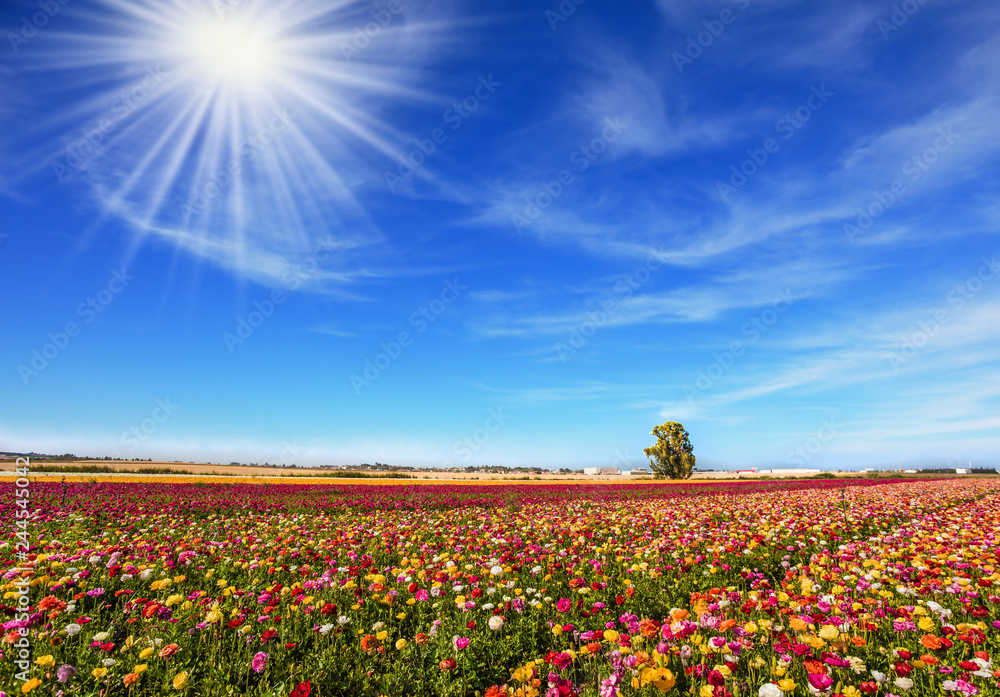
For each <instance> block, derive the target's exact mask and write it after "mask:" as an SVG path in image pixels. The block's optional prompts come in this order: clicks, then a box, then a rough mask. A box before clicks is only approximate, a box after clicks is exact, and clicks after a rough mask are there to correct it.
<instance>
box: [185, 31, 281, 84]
mask: <svg viewBox="0 0 1000 697" xmlns="http://www.w3.org/2000/svg"><path fill="white" fill-rule="evenodd" d="M190 49H191V50H190V54H189V57H190V59H191V60H192V62H193V63H194V64H195V65H194V66H193V67H194V68H195V69H196V70H197V71H198V72H199V73H201V74H202V75H204V77H205V78H207V79H210V80H212V81H213V82H217V83H228V84H236V85H240V86H242V87H254V86H261V85H262V84H263V83H265V82H267V81H268V80H269V79H270V78H271V77H272V76H273V75H274V74H275V72H276V68H277V62H278V52H277V49H276V46H275V43H274V41H273V40H272V39H271V37H269V36H268V35H267V32H266V31H264V30H263V29H262V28H261V27H259V26H256V25H253V24H250V23H246V22H240V21H237V20H236V19H235V18H230V19H224V20H216V19H206V20H205V21H204V22H203V23H201V24H199V25H197V26H195V27H194V29H193V31H192V34H191V44H190Z"/></svg>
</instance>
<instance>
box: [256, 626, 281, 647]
mask: <svg viewBox="0 0 1000 697" xmlns="http://www.w3.org/2000/svg"><path fill="white" fill-rule="evenodd" d="M276 636H278V633H277V632H276V631H274V630H273V629H268V630H267V631H266V632H264V633H263V634H262V635H261V637H260V643H262V644H266V643H267V642H269V641H271V639H273V638H274V637H276Z"/></svg>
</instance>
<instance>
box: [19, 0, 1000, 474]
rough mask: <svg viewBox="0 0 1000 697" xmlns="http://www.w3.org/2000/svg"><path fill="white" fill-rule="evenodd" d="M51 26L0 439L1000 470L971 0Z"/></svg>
mask: <svg viewBox="0 0 1000 697" xmlns="http://www.w3.org/2000/svg"><path fill="white" fill-rule="evenodd" d="M42 4H43V5H44V3H42ZM39 7H40V6H39V5H38V4H37V3H23V4H21V5H18V4H17V3H8V4H6V5H5V7H4V9H3V11H2V15H0V18H2V26H3V30H4V33H5V35H6V39H5V41H4V45H3V46H2V47H0V50H2V51H3V61H2V64H0V83H2V89H3V94H4V95H5V96H4V99H3V102H2V104H0V118H2V119H3V121H4V122H5V126H6V127H5V128H4V129H3V130H2V132H0V162H2V165H0V225H2V228H0V233H2V234H3V237H2V238H0V268H2V274H0V287H2V292H3V297H4V299H5V302H4V303H3V311H2V314H0V328H2V331H3V336H4V340H3V342H2V344H0V367H2V368H3V369H2V371H0V397H2V399H0V444H2V447H0V449H3V450H35V451H40V452H65V451H71V452H75V453H77V454H89V455H105V454H117V455H121V456H132V457H142V458H146V457H152V458H154V459H160V458H173V459H180V460H185V461H188V460H192V461H193V460H207V461H212V462H229V461H231V460H236V461H243V462H247V461H249V462H261V463H263V462H265V461H267V462H272V463H274V462H285V463H293V462H294V463H298V464H300V465H302V464H325V463H329V464H348V463H356V462H374V461H379V462H387V463H391V464H405V465H429V466H430V465H438V466H439V465H443V464H456V465H477V464H506V465H541V466H544V467H562V466H571V467H581V466H585V465H613V464H617V465H619V466H623V467H625V468H629V467H630V466H632V465H636V464H640V463H641V461H642V457H641V449H642V448H643V447H644V446H647V445H649V444H650V443H651V437H650V436H649V431H650V429H651V428H652V427H653V426H654V425H657V424H659V423H662V422H663V421H667V420H677V421H681V422H682V423H683V424H684V425H685V426H686V427H687V429H688V430H689V432H690V433H691V438H692V442H693V444H694V447H695V454H696V455H697V456H698V458H699V465H700V466H702V467H716V468H721V467H743V466H762V467H763V466H808V467H816V468H828V469H852V468H859V467H866V466H901V465H904V464H905V465H927V466H946V465H948V464H949V463H952V464H954V463H966V462H969V461H972V462H973V464H974V465H976V464H980V465H986V464H989V465H991V466H995V465H998V464H1000V460H998V457H997V453H998V452H1000V448H998V446H1000V417H998V416H997V415H998V414H1000V370H998V369H1000V353H998V351H997V346H998V345H1000V343H998V339H1000V268H998V267H997V261H998V260H1000V235H998V233H997V230H998V223H1000V198H998V194H997V192H998V191H1000V187H998V184H1000V171H998V170H1000V167H998V165H1000V157H998V154H1000V89H998V88H1000V33H998V30H1000V12H998V11H997V9H996V7H995V6H994V4H993V3H990V2H987V1H971V0H970V1H962V0H959V1H956V2H949V3H942V2H934V1H933V0H928V1H927V2H923V3H921V2H919V1H918V0H910V2H908V3H899V4H896V5H893V3H889V2H867V1H866V2H859V1H850V0H847V1H845V2H839V3H835V4H820V5H817V4H816V3H807V2H794V1H790V0H789V1H782V0H771V1H765V0H735V1H731V0H723V1H719V2H714V1H712V2H709V1H706V2H699V3H682V2H679V1H673V0H660V2H629V3H614V4H612V3H599V2H597V1H596V0H588V1H586V2H573V1H572V0H565V1H564V2H562V3H561V4H560V3H558V2H555V1H554V0H553V1H551V2H523V3H521V2H505V3H463V2H459V1H457V0H455V1H442V2H422V1H421V0H400V1H399V2H393V3H384V2H375V3H368V2H360V3H358V2H325V3H323V2H302V1H296V0H292V1H290V2H283V3H278V2H275V1H272V0H220V2H217V3H214V4H213V3H211V2H208V1H207V0H205V1H203V2H195V1H194V0H158V1H157V2H153V1H152V0H150V1H149V2H130V3H124V2H122V3H120V2H112V0H68V1H67V2H65V3H64V4H62V3H58V2H56V1H55V0H53V3H52V4H51V5H50V6H46V7H48V8H49V9H48V11H47V12H46V10H45V8H42V9H41V10H40V9H39ZM39 12H41V13H42V14H38V13H39Z"/></svg>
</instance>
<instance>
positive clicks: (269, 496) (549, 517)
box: [0, 479, 1000, 697]
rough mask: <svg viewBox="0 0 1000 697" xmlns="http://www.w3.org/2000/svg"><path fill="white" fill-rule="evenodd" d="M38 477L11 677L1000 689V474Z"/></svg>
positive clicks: (11, 594) (13, 611) (58, 682)
mask: <svg viewBox="0 0 1000 697" xmlns="http://www.w3.org/2000/svg"><path fill="white" fill-rule="evenodd" d="M31 486H32V488H31V506H30V511H31V517H30V519H29V524H28V529H29V532H30V535H31V549H30V553H29V555H28V558H27V559H26V560H18V558H17V555H16V553H15V552H16V536H15V532H14V530H15V528H14V525H13V521H14V520H15V518H16V516H17V514H18V512H19V511H20V510H22V509H21V508H20V507H18V506H15V505H14V503H13V502H14V498H13V496H11V495H10V493H9V490H8V495H7V496H5V497H4V502H3V503H2V504H0V513H2V515H3V518H4V520H6V521H8V523H7V529H6V531H5V535H4V536H3V537H2V538H0V539H2V540H3V541H2V542H0V571H2V572H3V580H2V582H0V596H2V597H0V610H2V612H3V617H2V619H3V621H4V625H3V639H2V641H0V652H2V654H3V657H2V659H0V693H2V692H6V693H7V695H9V696H13V695H14V694H22V693H31V694H34V695H94V696H95V697H98V696H99V697H108V696H111V695H154V696H167V695H176V696H178V697H180V696H182V695H183V696H186V697H188V696H194V695H244V694H246V695H275V696H278V697H288V696H289V695H293V696H294V697H307V696H313V697H315V696H318V697H323V696H326V695H357V696H362V695H392V696H395V695H456V696H457V695H479V696H480V697H484V696H485V697H501V696H503V695H506V696H508V697H515V696H516V697H532V696H535V695H544V696H546V697H571V696H572V695H600V697H614V696H615V695H622V696H623V697H624V696H628V695H661V694H666V695H682V694H684V695H698V696H700V697H709V696H714V697H728V696H733V697H738V696H743V695H757V696H764V697H782V695H803V696H805V695H826V696H833V695H844V696H845V697H859V696H860V695H880V696H882V695H899V696H904V695H912V696H917V695H920V696H930V695H933V696H939V695H956V696H960V695H977V694H982V695H995V694H1000V661H998V660H997V658H998V655H1000V606H998V603H1000V558H998V557H1000V481H998V480H990V479H963V480H942V481H928V480H922V481H901V480H896V481H885V480H860V479H859V480H817V481H808V480H804V481H793V482H766V481H755V482H736V483H712V484H704V483H700V484H699V483H689V484H681V485H659V484H625V485H619V484H614V485H565V486H563V485H523V486H506V485H505V486H493V487H485V486H461V485H455V486H450V485H448V486H442V485H412V484H411V485H407V484H402V485H395V484H394V485H386V484H379V485H362V484H351V485H343V484H336V483H332V484H305V485H302V484H277V485H261V484H240V483H235V484H201V485H199V484H187V483H185V484H177V483H157V484H138V483H121V482H102V483H97V484H91V483H83V482H75V483H71V484H69V485H68V486H67V489H66V493H65V500H63V489H62V487H61V486H60V484H59V483H57V482H32V485H31ZM18 569H23V570H22V571H19V570H18ZM22 589H26V593H27V595H26V597H27V599H28V600H27V603H28V604H29V606H30V607H29V609H28V610H26V611H22V610H23V609H24V604H25V601H24V600H22ZM25 636H26V637H27V640H28V643H29V644H30V649H29V651H28V653H29V654H30V656H29V657H27V658H26V657H25V655H24V654H23V653H21V650H22V649H21V648H19V645H22V646H23V643H24V642H22V641H21V640H22V638H24V637H25ZM18 660H25V661H30V663H26V664H23V665H24V666H27V673H26V674H25V673H24V672H23V666H22V667H19V666H18V664H17V661H18ZM24 678H27V681H25V680H24Z"/></svg>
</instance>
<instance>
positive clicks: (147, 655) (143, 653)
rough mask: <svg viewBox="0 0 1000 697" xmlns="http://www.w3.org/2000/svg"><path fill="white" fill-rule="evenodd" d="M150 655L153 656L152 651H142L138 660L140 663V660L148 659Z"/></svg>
mask: <svg viewBox="0 0 1000 697" xmlns="http://www.w3.org/2000/svg"><path fill="white" fill-rule="evenodd" d="M152 655H153V649H143V650H142V651H140V652H139V660H140V661H141V660H142V659H144V658H148V657H149V656H152Z"/></svg>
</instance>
